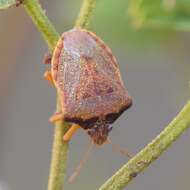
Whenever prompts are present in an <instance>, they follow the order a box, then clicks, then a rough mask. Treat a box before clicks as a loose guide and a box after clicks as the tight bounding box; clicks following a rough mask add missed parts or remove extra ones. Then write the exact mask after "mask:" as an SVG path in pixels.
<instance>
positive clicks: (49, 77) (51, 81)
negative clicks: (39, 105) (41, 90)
mask: <svg viewBox="0 0 190 190" xmlns="http://www.w3.org/2000/svg"><path fill="white" fill-rule="evenodd" d="M44 78H45V79H46V80H47V81H49V82H50V83H51V84H52V85H54V82H53V78H52V75H51V71H46V72H45V73H44Z"/></svg>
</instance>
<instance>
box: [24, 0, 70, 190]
mask: <svg viewBox="0 0 190 190" xmlns="http://www.w3.org/2000/svg"><path fill="white" fill-rule="evenodd" d="M24 7H25V9H26V11H27V13H28V14H29V16H30V17H31V18H32V20H33V22H34V23H35V25H36V27H37V28H38V30H39V31H40V32H41V34H42V36H43V38H44V39H45V41H46V42H47V44H48V47H49V49H50V51H51V52H52V51H53V50H54V47H55V45H56V43H57V40H58V39H59V34H58V33H57V32H56V30H55V28H54V26H53V25H52V23H51V22H50V20H49V19H48V17H47V16H46V15H45V11H44V10H43V9H42V8H41V5H40V4H39V1H38V0H25V1H24ZM60 110H61V109H60V102H59V98H57V108H56V111H57V112H60ZM67 129H68V124H66V123H63V122H61V121H60V122H56V126H55V132H54V143H53V148H52V160H51V168H50V175H49V182H48V190H62V189H63V182H64V177H65V173H66V165H67V151H68V143H65V142H63V136H64V134H65V132H66V131H67Z"/></svg>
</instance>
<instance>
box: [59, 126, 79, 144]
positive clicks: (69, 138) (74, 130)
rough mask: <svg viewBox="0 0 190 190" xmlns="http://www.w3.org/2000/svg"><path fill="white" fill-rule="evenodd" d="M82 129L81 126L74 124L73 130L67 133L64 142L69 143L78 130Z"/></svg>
mask: <svg viewBox="0 0 190 190" xmlns="http://www.w3.org/2000/svg"><path fill="white" fill-rule="evenodd" d="M79 128H80V125H77V124H73V125H72V126H71V128H70V129H69V130H68V131H67V132H66V133H65V135H64V136H63V140H64V141H69V140H71V138H72V136H73V135H74V134H75V133H76V131H77V129H79Z"/></svg>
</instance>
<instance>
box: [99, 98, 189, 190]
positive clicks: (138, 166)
mask: <svg viewBox="0 0 190 190" xmlns="http://www.w3.org/2000/svg"><path fill="white" fill-rule="evenodd" d="M188 127H190V101H189V102H187V104H186V105H185V106H184V108H183V109H182V110H181V112H180V113H179V114H178V115H177V116H176V117H175V118H174V119H173V121H172V122H171V123H170V124H169V125H168V126H167V127H166V128H165V129H164V130H163V131H162V132H161V133H160V134H159V135H158V136H157V137H156V138H155V139H154V140H153V141H152V142H151V143H150V144H148V145H147V146H146V147H145V148H144V149H143V150H141V151H140V152H139V153H138V154H137V155H136V156H134V157H133V158H132V159H131V160H130V161H129V162H128V163H127V164H125V165H124V166H123V167H122V168H121V169H119V170H118V171H117V172H116V173H115V174H114V175H113V176H112V177H111V178H110V179H108V180H107V181H106V182H105V183H104V184H103V185H102V186H101V187H100V188H99V190H108V189H109V190H121V189H123V188H124V187H126V186H127V184H128V183H129V182H130V181H131V180H132V179H133V178H134V177H136V176H137V175H138V174H139V173H140V172H142V171H143V170H144V169H145V168H147V167H148V166H149V165H150V164H151V163H152V162H153V161H154V160H156V159H157V158H158V157H159V156H160V155H161V154H162V152H163V151H164V150H165V149H166V148H168V147H169V146H170V145H171V144H172V143H173V142H174V141H175V140H176V139H177V138H178V137H179V136H180V135H181V134H182V133H183V132H184V131H185V130H186V129H187V128H188Z"/></svg>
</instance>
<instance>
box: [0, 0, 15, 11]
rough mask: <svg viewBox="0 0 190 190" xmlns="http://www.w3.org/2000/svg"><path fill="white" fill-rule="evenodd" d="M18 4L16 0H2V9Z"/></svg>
mask: <svg viewBox="0 0 190 190" xmlns="http://www.w3.org/2000/svg"><path fill="white" fill-rule="evenodd" d="M14 5H16V0H0V10H5V9H8V8H9V7H12V6H14Z"/></svg>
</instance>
